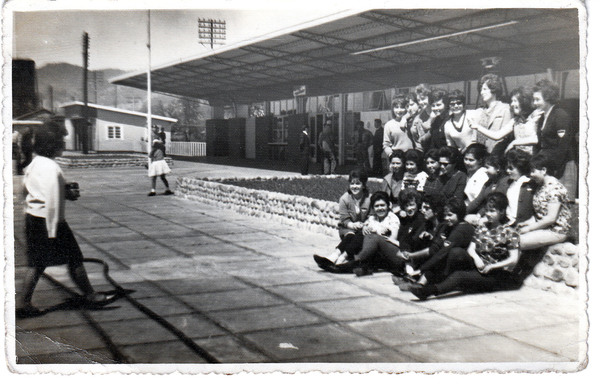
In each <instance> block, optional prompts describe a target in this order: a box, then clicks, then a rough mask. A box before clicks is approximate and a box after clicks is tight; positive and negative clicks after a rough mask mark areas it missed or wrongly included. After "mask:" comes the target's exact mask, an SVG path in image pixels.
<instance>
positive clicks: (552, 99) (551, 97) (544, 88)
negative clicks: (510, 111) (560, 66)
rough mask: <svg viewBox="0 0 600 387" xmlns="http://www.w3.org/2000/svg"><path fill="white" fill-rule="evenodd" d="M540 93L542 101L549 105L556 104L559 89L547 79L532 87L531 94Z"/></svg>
mask: <svg viewBox="0 0 600 387" xmlns="http://www.w3.org/2000/svg"><path fill="white" fill-rule="evenodd" d="M538 91H539V92H540V93H542V97H544V101H546V102H548V103H549V104H550V105H554V104H556V103H557V102H558V98H559V95H560V88H559V87H558V85H557V84H556V83H554V82H552V81H549V80H547V79H542V80H541V81H539V82H538V83H536V84H535V86H534V87H533V92H534V93H535V92H538Z"/></svg>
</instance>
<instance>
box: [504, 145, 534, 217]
mask: <svg viewBox="0 0 600 387" xmlns="http://www.w3.org/2000/svg"><path fill="white" fill-rule="evenodd" d="M530 161H531V155H529V153H527V152H525V151H522V150H520V149H511V150H510V151H508V152H507V153H506V174H507V175H508V178H509V184H508V188H507V189H506V197H507V198H508V208H507V209H506V216H508V219H510V222H511V224H517V223H520V222H524V221H525V220H527V219H529V218H531V217H532V216H533V214H534V210H533V193H534V191H535V184H534V183H533V182H531V181H530V180H529V177H528V176H527V175H529V171H530V170H531V165H530Z"/></svg>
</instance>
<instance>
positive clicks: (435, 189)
mask: <svg viewBox="0 0 600 387" xmlns="http://www.w3.org/2000/svg"><path fill="white" fill-rule="evenodd" d="M424 159H425V171H426V172H427V180H425V184H424V185H423V194H424V195H439V194H440V192H442V187H443V186H444V185H443V184H442V182H441V181H440V151H439V150H438V149H435V148H433V149H430V150H428V151H427V153H425V157H424Z"/></svg>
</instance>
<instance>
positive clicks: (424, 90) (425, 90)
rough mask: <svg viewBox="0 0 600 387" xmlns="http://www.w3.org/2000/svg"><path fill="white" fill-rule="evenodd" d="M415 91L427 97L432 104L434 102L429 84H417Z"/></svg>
mask: <svg viewBox="0 0 600 387" xmlns="http://www.w3.org/2000/svg"><path fill="white" fill-rule="evenodd" d="M415 93H416V94H417V95H419V96H425V97H427V99H428V100H429V103H430V104H431V102H432V100H431V89H430V88H429V85H427V84H425V83H421V84H419V85H417V87H416V88H415Z"/></svg>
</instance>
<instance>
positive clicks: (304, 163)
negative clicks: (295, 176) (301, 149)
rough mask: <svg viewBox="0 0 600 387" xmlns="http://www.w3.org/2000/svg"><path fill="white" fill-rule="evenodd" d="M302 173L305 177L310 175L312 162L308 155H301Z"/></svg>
mask: <svg viewBox="0 0 600 387" xmlns="http://www.w3.org/2000/svg"><path fill="white" fill-rule="evenodd" d="M299 161H300V173H301V174H303V175H308V166H309V162H310V158H309V155H308V153H307V154H301V155H300V160H299Z"/></svg>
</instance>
